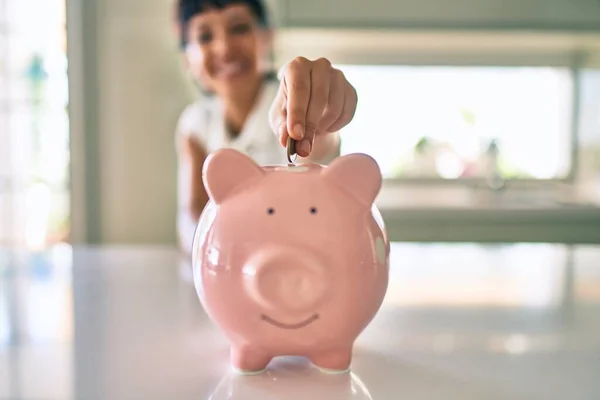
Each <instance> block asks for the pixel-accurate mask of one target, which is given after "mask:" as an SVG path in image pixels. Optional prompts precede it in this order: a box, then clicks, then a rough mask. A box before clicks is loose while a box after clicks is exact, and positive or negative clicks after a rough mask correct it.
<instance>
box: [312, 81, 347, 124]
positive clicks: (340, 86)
mask: <svg viewBox="0 0 600 400" xmlns="http://www.w3.org/2000/svg"><path fill="white" fill-rule="evenodd" d="M345 97H346V78H345V77H344V74H343V73H342V71H340V70H337V69H334V70H332V71H331V72H330V83H329V100H328V102H327V106H326V107H325V111H324V112H323V116H322V117H321V121H320V122H319V126H318V128H317V132H329V131H330V130H329V128H330V127H331V126H332V125H333V124H334V123H335V122H336V121H337V120H338V118H340V116H341V115H342V111H344V99H345Z"/></svg>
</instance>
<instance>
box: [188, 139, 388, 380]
mask: <svg viewBox="0 0 600 400" xmlns="http://www.w3.org/2000/svg"><path fill="white" fill-rule="evenodd" d="M203 176H204V183H205V188H206V190H207V193H208V195H209V197H210V201H209V203H208V204H207V206H206V208H205V209H204V211H203V213H202V216H201V217H200V220H199V222H198V227H197V229H196V233H195V236H194V244H193V252H192V254H193V255H192V258H193V260H192V263H193V270H194V283H195V286H196V290H197V292H198V296H199V298H200V301H201V303H202V305H203V307H204V309H205V311H206V312H207V314H208V316H209V317H210V318H211V319H212V321H213V322H214V323H215V324H216V325H217V326H218V327H219V328H220V329H221V330H222V331H223V332H224V334H225V335H226V337H227V338H228V340H229V342H230V344H231V364H232V367H233V369H234V370H236V371H237V372H241V373H248V374H252V373H260V372H262V371H264V370H265V368H266V367H267V365H268V364H269V363H270V361H271V359H272V358H273V357H277V356H286V355H292V356H303V357H307V358H308V359H310V361H311V362H312V363H313V364H314V365H315V366H316V367H318V368H319V369H320V370H321V371H324V372H333V373H335V372H340V373H341V372H347V371H349V370H350V364H351V361H352V348H353V344H354V341H355V340H356V338H357V337H358V335H359V334H360V333H361V332H362V331H363V329H364V328H365V327H366V326H367V325H368V324H369V323H370V322H371V320H372V319H373V317H374V316H375V314H376V313H377V311H378V310H379V308H380V306H381V303H382V301H383V298H384V296H385V293H386V291H387V285H388V269H389V251H390V250H389V249H390V246H389V240H388V237H387V234H386V230H385V226H384V224H383V220H382V218H381V215H380V214H379V212H378V210H377V208H376V207H375V205H374V200H375V198H376V196H377V195H378V193H379V190H380V188H381V183H382V176H381V172H380V170H379V167H378V165H377V163H376V162H375V160H373V159H372V158H371V157H369V156H367V155H364V154H350V155H345V156H342V157H338V158H337V159H335V160H334V161H333V162H332V163H331V164H330V165H329V166H322V165H318V164H304V165H297V166H284V165H281V166H264V167H261V166H259V165H258V164H256V163H255V162H254V161H253V160H252V159H251V158H249V157H248V156H246V155H245V154H243V153H240V152H238V151H236V150H233V149H222V150H218V151H216V152H214V153H212V154H211V155H210V156H209V157H208V158H207V160H206V161H205V164H204V170H203Z"/></svg>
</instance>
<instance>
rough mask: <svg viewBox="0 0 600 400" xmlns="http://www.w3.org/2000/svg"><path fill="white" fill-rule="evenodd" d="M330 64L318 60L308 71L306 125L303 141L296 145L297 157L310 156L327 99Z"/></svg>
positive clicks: (323, 60) (321, 59) (324, 60)
mask: <svg viewBox="0 0 600 400" xmlns="http://www.w3.org/2000/svg"><path fill="white" fill-rule="evenodd" d="M330 75H331V63H330V62H329V60H327V59H325V58H320V59H318V60H316V61H315V62H314V63H313V66H312V69H311V71H310V81H311V89H310V99H309V102H308V109H307V111H306V124H305V126H304V140H302V142H300V143H299V145H298V155H300V156H301V157H306V156H308V155H309V154H310V151H311V148H312V145H313V141H314V137H315V132H316V130H317V125H318V124H319V121H320V120H321V117H322V116H323V111H324V110H325V106H326V105H327V101H328V99H329V80H330Z"/></svg>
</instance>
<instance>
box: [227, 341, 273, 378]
mask: <svg viewBox="0 0 600 400" xmlns="http://www.w3.org/2000/svg"><path fill="white" fill-rule="evenodd" d="M270 361H271V357H269V356H268V355H267V354H266V353H264V352H262V351H260V350H259V349H257V348H255V347H250V346H244V347H235V346H234V347H232V348H231V365H232V367H233V369H234V370H235V371H236V372H238V373H240V374H243V375H257V374H260V373H262V372H264V371H265V369H266V367H267V365H268V364H269V362H270Z"/></svg>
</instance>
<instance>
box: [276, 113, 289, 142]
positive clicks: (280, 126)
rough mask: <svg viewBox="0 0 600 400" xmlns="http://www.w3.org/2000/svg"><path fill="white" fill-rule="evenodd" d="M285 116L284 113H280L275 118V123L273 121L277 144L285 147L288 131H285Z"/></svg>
mask: <svg viewBox="0 0 600 400" xmlns="http://www.w3.org/2000/svg"><path fill="white" fill-rule="evenodd" d="M286 117H287V115H286V113H285V112H282V113H281V114H279V116H278V117H277V119H276V121H275V126H276V128H275V132H276V133H277V137H278V138H279V143H281V145H282V146H284V147H285V146H287V140H288V136H289V135H288V130H287V118H286Z"/></svg>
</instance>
